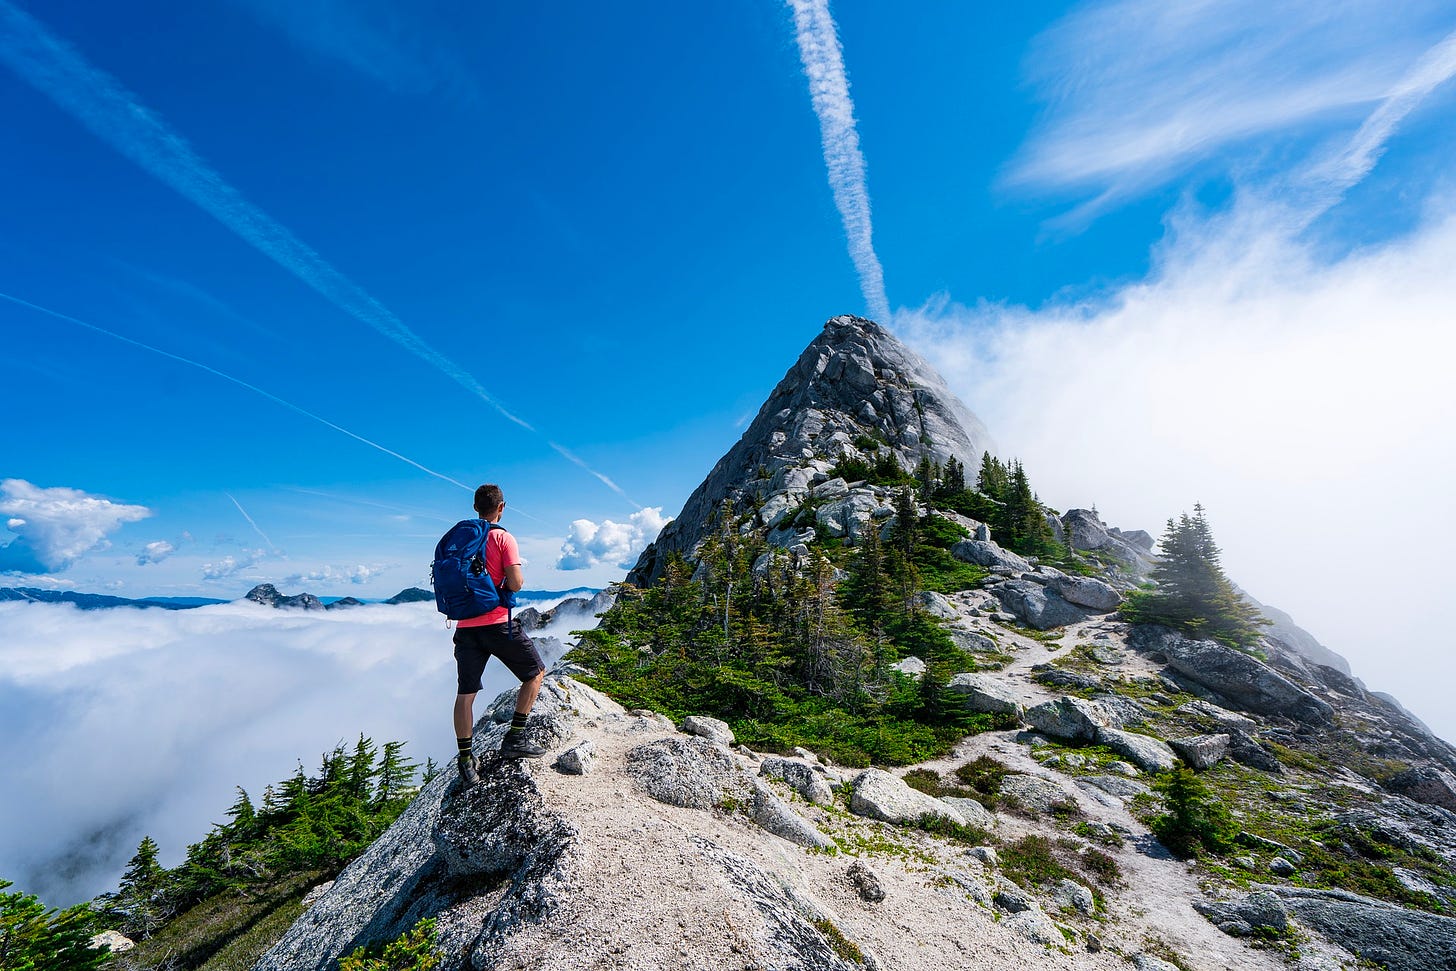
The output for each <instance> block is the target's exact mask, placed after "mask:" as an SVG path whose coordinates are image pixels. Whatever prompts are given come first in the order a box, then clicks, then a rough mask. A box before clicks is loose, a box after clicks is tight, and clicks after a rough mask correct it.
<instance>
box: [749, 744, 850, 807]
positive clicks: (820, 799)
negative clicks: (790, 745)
mask: <svg viewBox="0 0 1456 971" xmlns="http://www.w3.org/2000/svg"><path fill="white" fill-rule="evenodd" d="M758 774H759V775H760V776H762V777H763V778H766V779H780V780H782V781H783V782H785V783H786V784H787V785H788V786H789V787H790V788H791V789H793V790H794V791H795V792H797V793H798V794H799V795H800V796H801V797H803V798H804V799H806V800H808V801H809V802H812V803H814V804H815V805H816V806H827V805H829V804H830V803H831V802H833V801H834V793H833V791H832V790H831V789H830V788H829V782H828V781H827V780H826V779H825V778H824V776H823V775H822V774H821V773H819V772H817V771H816V770H815V769H814V767H813V766H812V765H810V764H809V763H808V762H805V761H802V760H800V759H786V758H781V757H779V756H776V755H771V756H768V757H767V758H765V759H764V760H763V762H762V763H761V764H760V765H759V767H758Z"/></svg>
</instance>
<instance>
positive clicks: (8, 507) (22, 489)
mask: <svg viewBox="0 0 1456 971" xmlns="http://www.w3.org/2000/svg"><path fill="white" fill-rule="evenodd" d="M151 514H152V511H151V510H150V509H148V508H147V507H146V506H133V505H127V504H125V503H119V502H112V501H111V500H110V499H103V498H101V497H100V496H93V495H91V494H89V493H87V492H83V491H81V490H80V489H67V488H63V487H56V488H42V487H40V486H36V485H32V484H31V483H29V482H26V481H25V480H24V479H4V480H0V517H4V518H5V525H6V528H7V529H8V530H9V531H10V532H12V533H14V534H15V536H16V538H15V539H13V540H11V541H10V543H9V545H6V546H0V573H57V572H59V571H61V570H64V569H66V568H67V567H68V566H70V565H71V564H72V563H75V562H76V561H77V560H78V559H80V558H81V557H82V556H83V555H85V554H86V553H89V552H91V551H92V550H99V549H106V548H107V547H108V546H110V545H111V544H110V542H109V541H108V540H107V538H106V537H107V536H108V535H109V534H111V533H114V532H115V531H116V530H118V529H120V528H121V527H122V526H123V525H125V524H126V523H134V522H137V521H138V520H142V519H145V518H147V517H148V516H150V515H151Z"/></svg>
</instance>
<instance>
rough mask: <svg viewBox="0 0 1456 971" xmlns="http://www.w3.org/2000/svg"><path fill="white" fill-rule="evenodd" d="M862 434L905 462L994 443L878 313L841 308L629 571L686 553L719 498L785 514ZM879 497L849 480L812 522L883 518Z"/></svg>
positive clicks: (969, 456)
mask: <svg viewBox="0 0 1456 971" xmlns="http://www.w3.org/2000/svg"><path fill="white" fill-rule="evenodd" d="M866 440H872V441H875V442H877V443H883V444H884V445H885V446H888V448H889V449H890V450H891V451H893V453H894V454H895V456H896V458H897V459H898V461H899V462H900V463H901V464H902V465H903V466H904V467H905V468H907V469H913V468H914V467H915V465H916V464H917V463H918V462H919V461H920V459H921V458H922V457H926V458H930V459H932V460H933V461H936V462H942V463H943V462H945V461H946V460H947V459H949V458H951V457H954V458H956V459H957V460H959V461H960V462H962V463H964V464H966V465H967V466H969V467H970V468H973V469H974V468H976V467H977V466H978V465H979V463H980V461H981V453H982V452H985V451H991V452H994V451H995V447H994V445H993V444H992V442H991V436H990V434H989V433H988V432H987V431H986V428H985V426H984V425H982V424H981V421H980V419H978V418H976V416H975V415H973V414H971V412H970V411H969V410H967V408H966V407H965V405H964V404H962V403H961V401H960V399H958V398H957V397H956V396H955V395H954V394H952V393H951V392H950V391H949V390H948V389H947V388H946V386H945V382H944V381H943V380H942V379H941V377H940V375H939V374H937V373H936V372H935V369H934V368H932V367H931V366H930V365H929V364H927V363H926V362H925V360H924V359H922V358H921V357H920V356H919V355H918V354H916V353H915V352H913V351H911V350H910V349H909V348H907V347H906V346H905V345H904V344H902V343H900V341H898V340H896V339H895V338H894V337H893V336H892V335H891V334H890V333H889V332H888V331H886V330H885V329H884V328H882V327H880V326H879V325H878V324H876V323H874V322H873V321H869V320H865V319H864V318H861V317H850V316H843V317H835V318H833V319H831V320H830V321H829V322H828V323H827V324H825V326H824V331H823V333H821V334H820V335H819V337H818V338H817V339H816V340H815V341H814V342H813V343H811V344H810V345H809V346H808V347H807V348H806V349H805V350H804V353H803V354H802V355H800V357H799V360H798V361H797V362H796V363H795V364H794V366H793V367H791V368H790V369H789V371H788V373H787V374H785V375H784V378H783V380H782V381H780V382H779V384H778V386H777V387H776V388H774V390H773V393H772V394H770V395H769V398H768V400H767V401H766V402H764V404H763V407H762V408H761V409H759V412H758V415H757V417H756V418H754V420H753V422H752V423H751V424H750V425H749V426H748V428H747V430H746V431H744V433H743V437H742V438H740V439H739V441H738V443H737V444H736V445H734V446H733V448H732V449H730V450H729V451H728V453H727V454H726V455H724V456H723V457H722V458H721V459H719V460H718V463H717V464H716V465H714V466H713V470H712V471H711V472H710V473H709V474H708V477H707V478H706V479H705V480H704V481H703V483H702V485H700V486H698V488H697V489H696V490H694V492H693V494H692V495H691V496H689V497H688V500H687V502H686V503H685V504H684V505H683V508H682V512H681V513H680V514H679V515H678V517H677V518H676V519H675V520H673V522H671V523H669V524H668V525H667V526H666V527H665V528H664V529H663V531H662V533H661V535H659V536H658V537H657V540H656V541H655V542H654V543H653V544H652V545H651V546H649V547H648V548H647V550H646V551H645V552H644V553H643V554H642V556H641V558H640V559H639V560H638V561H637V565H636V566H635V567H634V568H633V570H632V572H631V573H630V574H629V575H628V578H627V579H628V580H629V581H630V582H632V583H635V584H637V585H639V586H643V585H646V584H647V583H648V582H649V581H651V580H653V579H655V578H656V577H657V576H658V575H659V574H660V573H661V570H662V564H663V563H664V562H665V560H666V557H667V556H668V555H669V554H670V553H674V552H677V553H682V554H685V555H686V554H690V553H691V552H692V551H693V549H694V548H695V547H696V546H697V544H698V542H699V540H701V539H702V537H703V535H704V531H705V530H706V529H707V528H708V523H709V522H710V521H711V519H712V516H713V514H714V513H715V512H716V510H717V509H718V507H719V506H720V505H721V504H722V503H723V502H724V500H728V501H731V502H733V503H734V504H735V505H736V506H747V505H748V504H749V503H752V502H761V503H762V506H761V507H760V514H761V515H763V514H766V515H767V516H768V518H769V519H771V520H772V521H773V522H772V524H774V525H776V524H778V523H779V520H780V519H781V517H783V515H784V514H785V513H787V512H788V511H789V510H790V509H791V508H793V507H797V506H798V505H800V503H802V502H803V500H805V499H806V498H808V496H809V492H810V489H811V488H812V487H813V486H815V485H819V484H821V483H824V482H825V481H826V480H827V479H828V478H829V476H828V475H827V474H826V473H827V472H828V471H829V469H830V467H831V466H832V465H833V464H834V463H835V462H836V461H837V460H838V459H840V458H841V457H843V456H849V457H861V458H862V457H864V453H863V451H862V450H861V448H860V446H859V445H856V441H859V442H861V443H863V442H864V441H866ZM819 498H820V499H821V500H822V499H825V498H830V497H825V496H821V497H819ZM876 500H877V497H875V496H873V494H872V493H869V492H861V493H851V492H850V491H849V490H848V487H847V484H846V491H845V493H844V495H843V496H840V497H833V498H830V502H829V503H828V504H826V505H823V506H821V507H820V508H819V509H818V511H817V513H816V517H815V521H816V524H817V526H818V527H820V528H824V529H826V530H828V531H829V532H830V535H841V536H842V535H846V534H849V533H852V532H853V531H854V530H856V529H859V528H862V527H863V525H864V523H865V522H866V521H867V520H868V519H873V518H876V517H874V511H875V510H876V509H879V508H881V507H882V506H884V507H885V508H888V507H887V506H885V505H884V503H883V501H882V500H880V501H876ZM836 531H838V532H836Z"/></svg>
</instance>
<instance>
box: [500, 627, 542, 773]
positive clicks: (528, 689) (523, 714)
mask: <svg viewBox="0 0 1456 971" xmlns="http://www.w3.org/2000/svg"><path fill="white" fill-rule="evenodd" d="M501 628H502V629H501V630H500V631H498V636H499V638H500V641H499V643H498V645H497V646H496V647H495V648H494V650H493V653H494V654H495V655H496V656H497V657H499V658H500V659H501V661H503V662H504V663H505V665H506V667H508V668H510V669H511V673H512V674H514V675H515V676H516V677H517V678H520V679H521V687H520V689H519V690H517V691H516V711H515V715H514V717H512V718H511V728H510V731H508V732H506V737H505V739H504V740H502V742H501V749H500V750H501V754H502V755H508V756H512V757H514V758H523V757H525V758H534V757H537V756H541V755H545V754H546V749H545V748H544V747H542V746H540V745H538V744H536V743H535V742H532V741H530V740H528V739H527V738H526V733H525V731H524V729H525V727H526V718H527V716H529V715H530V714H531V708H532V706H533V705H535V704H536V695H537V694H539V693H540V691H541V682H542V680H544V679H545V677H546V665H544V664H542V663H541V655H540V654H539V653H537V651H536V645H535V644H534V643H532V641H531V638H529V637H527V636H526V632H525V631H523V630H521V628H520V626H519V625H516V624H509V625H507V624H502V625H501Z"/></svg>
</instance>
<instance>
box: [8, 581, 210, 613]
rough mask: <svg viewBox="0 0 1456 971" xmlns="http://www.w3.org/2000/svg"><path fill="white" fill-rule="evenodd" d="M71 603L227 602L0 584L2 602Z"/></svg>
mask: <svg viewBox="0 0 1456 971" xmlns="http://www.w3.org/2000/svg"><path fill="white" fill-rule="evenodd" d="M5 601H22V602H30V603H49V604H60V603H64V604H71V605H73V606H75V607H79V608H80V609H82V610H104V609H106V608H108V607H160V608H161V609H163V610H190V609H192V608H193V607H206V606H208V605H210V604H221V603H227V601H226V600H217V599H214V598H211V597H143V598H141V599H132V598H130V597H113V596H110V595H109V594H103V593H77V592H75V591H71V590H41V589H39V588H37V587H0V602H5Z"/></svg>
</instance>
